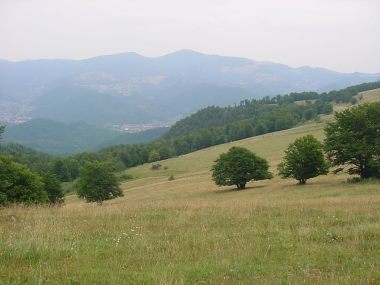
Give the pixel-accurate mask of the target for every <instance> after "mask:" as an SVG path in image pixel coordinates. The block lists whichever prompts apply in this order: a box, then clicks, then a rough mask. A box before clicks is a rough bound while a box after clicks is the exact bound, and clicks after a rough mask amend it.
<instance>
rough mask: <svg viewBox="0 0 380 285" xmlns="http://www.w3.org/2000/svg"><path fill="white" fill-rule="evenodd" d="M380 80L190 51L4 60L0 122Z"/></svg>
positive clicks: (127, 111) (175, 110) (117, 116)
mask: <svg viewBox="0 0 380 285" xmlns="http://www.w3.org/2000/svg"><path fill="white" fill-rule="evenodd" d="M377 79H380V74H362V73H352V74H344V73H338V72H334V71H330V70H326V69H322V68H310V67H300V68H291V67H289V66H286V65H282V64H276V63H268V62H257V61H253V60H249V59H244V58H235V57H224V56H217V55H206V54H202V53H197V52H194V51H189V50H181V51H177V52H174V53H171V54H168V55H165V56H161V57H155V58H149V57H144V56H141V55H138V54H136V53H125V54H116V55H109V56H100V57H95V58H91V59H86V60H32V61H22V62H7V61H0V106H1V107H2V109H3V114H1V116H0V120H3V121H7V120H8V121H12V120H16V118H17V116H20V115H22V116H24V117H27V116H29V117H32V118H36V117H42V118H48V119H52V120H57V121H61V122H75V121H83V122H86V123H89V124H94V123H96V124H104V123H127V122H128V123H143V122H151V121H153V120H158V121H169V120H173V119H174V118H178V117H182V116H184V115H187V114H189V113H191V112H194V111H196V110H198V109H200V108H202V107H206V106H209V105H218V106H224V105H228V104H233V103H237V102H239V101H240V100H242V99H245V98H258V97H262V96H265V95H276V94H284V93H288V92H300V91H328V90H331V89H338V88H343V87H346V86H348V85H352V84H357V83H362V82H369V81H374V80H377ZM15 102H17V104H16V103H15ZM58 102H59V104H58ZM16 106H17V107H16ZM89 110H92V111H89ZM95 110H96V111H95Z"/></svg>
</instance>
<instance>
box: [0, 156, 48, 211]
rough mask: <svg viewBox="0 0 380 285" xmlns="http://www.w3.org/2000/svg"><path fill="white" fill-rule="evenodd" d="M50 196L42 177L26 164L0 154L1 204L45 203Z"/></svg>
mask: <svg viewBox="0 0 380 285" xmlns="http://www.w3.org/2000/svg"><path fill="white" fill-rule="evenodd" d="M47 200H48V196H47V194H46V192H45V191H44V184H43V183H42V181H41V177H40V176H39V175H38V174H36V173H33V172H31V171H30V170H29V169H28V168H27V167H26V166H24V165H22V164H18V163H16V162H13V161H12V160H11V159H10V158H8V157H3V156H0V204H2V205H5V204H8V203H24V204H38V203H45V202H47Z"/></svg>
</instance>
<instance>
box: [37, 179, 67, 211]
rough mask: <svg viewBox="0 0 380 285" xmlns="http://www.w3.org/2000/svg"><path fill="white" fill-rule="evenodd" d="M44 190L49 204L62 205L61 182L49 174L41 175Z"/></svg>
mask: <svg viewBox="0 0 380 285" xmlns="http://www.w3.org/2000/svg"><path fill="white" fill-rule="evenodd" d="M42 182H43V183H44V190H45V192H46V193H47V195H48V199H49V202H50V204H62V203H63V202H64V200H65V198H64V197H65V195H64V193H63V189H62V185H61V182H60V181H59V179H58V177H57V176H56V175H54V174H52V173H50V172H46V173H44V174H43V175H42Z"/></svg>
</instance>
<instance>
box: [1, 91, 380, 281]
mask: <svg viewBox="0 0 380 285" xmlns="http://www.w3.org/2000/svg"><path fill="white" fill-rule="evenodd" d="M379 95H380V93H379ZM371 96H373V94H371ZM376 96H377V95H376ZM379 97H380V96H379ZM371 98H372V97H371ZM363 100H365V99H363ZM371 100H372V99H371ZM330 119H331V116H330V117H327V118H324V119H323V120H322V121H321V122H319V123H308V124H306V125H303V126H299V127H297V128H294V129H291V130H287V131H282V132H277V133H273V134H267V135H263V136H259V137H255V138H249V139H245V140H241V141H238V142H233V143H229V144H225V145H220V146H216V147H212V148H209V149H205V150H201V151H198V152H195V153H191V154H188V155H184V156H181V157H177V158H172V159H168V160H166V161H162V162H161V164H162V165H164V166H167V167H168V169H166V170H164V169H162V170H157V171H153V170H150V165H148V164H147V165H143V166H140V167H136V168H133V169H130V170H128V171H127V173H129V174H131V175H133V177H135V179H134V180H132V181H129V182H127V183H125V184H123V188H124V193H125V196H124V197H123V198H119V199H115V200H112V201H108V202H106V203H104V205H103V206H98V205H95V204H86V203H84V202H82V201H80V200H78V199H77V198H76V197H75V196H69V197H67V202H66V205H65V206H63V207H60V208H23V207H14V208H8V209H4V210H1V211H0V226H1V227H0V284H303V283H306V284H380V183H379V182H375V181H372V182H371V181H370V182H363V183H356V184H351V183H347V182H346V180H347V176H346V175H344V174H342V175H327V176H321V177H318V178H315V179H311V180H309V181H308V184H307V185H306V186H298V185H296V181H295V180H282V179H280V178H279V177H278V176H275V177H274V179H272V180H270V181H259V182H251V183H249V184H248V185H247V186H248V188H247V189H246V190H241V191H236V190H235V189H234V188H233V187H217V186H215V184H213V183H212V181H211V176H210V171H209V170H210V167H211V165H212V163H213V161H214V160H215V159H216V158H217V156H218V155H219V154H220V153H222V152H225V151H227V150H228V149H229V148H230V147H231V146H244V147H247V148H249V149H251V150H253V151H254V152H256V153H257V154H258V155H260V156H262V157H264V158H266V159H268V161H269V162H270V165H271V170H272V171H273V172H274V173H276V165H277V164H278V163H279V162H280V161H281V157H282V153H283V150H284V149H285V148H286V146H287V145H288V144H289V143H290V142H292V141H293V140H294V139H295V138H297V137H299V136H302V135H305V134H309V133H310V134H314V135H315V136H316V137H318V138H319V139H322V138H323V127H324V122H325V120H330ZM170 175H174V177H175V180H174V181H168V177H169V176H170Z"/></svg>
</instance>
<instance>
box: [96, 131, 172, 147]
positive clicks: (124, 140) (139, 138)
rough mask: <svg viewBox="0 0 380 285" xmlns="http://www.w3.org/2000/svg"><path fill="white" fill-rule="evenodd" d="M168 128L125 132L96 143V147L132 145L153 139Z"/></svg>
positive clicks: (157, 137)
mask: <svg viewBox="0 0 380 285" xmlns="http://www.w3.org/2000/svg"><path fill="white" fill-rule="evenodd" d="M168 130H169V128H156V129H151V130H146V131H142V132H138V133H126V134H123V135H120V136H118V137H116V138H114V139H111V140H109V141H107V142H105V143H102V144H100V145H98V146H97V147H96V149H102V148H105V147H109V146H114V145H132V144H139V143H146V142H150V141H154V140H157V139H159V138H160V137H161V136H162V135H163V134H165V133H166V132H167V131H168Z"/></svg>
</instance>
